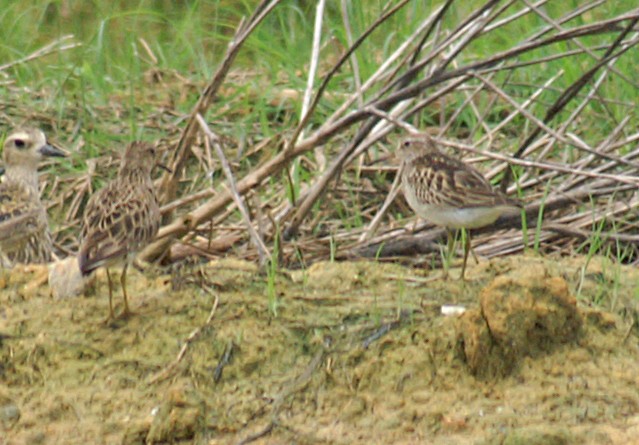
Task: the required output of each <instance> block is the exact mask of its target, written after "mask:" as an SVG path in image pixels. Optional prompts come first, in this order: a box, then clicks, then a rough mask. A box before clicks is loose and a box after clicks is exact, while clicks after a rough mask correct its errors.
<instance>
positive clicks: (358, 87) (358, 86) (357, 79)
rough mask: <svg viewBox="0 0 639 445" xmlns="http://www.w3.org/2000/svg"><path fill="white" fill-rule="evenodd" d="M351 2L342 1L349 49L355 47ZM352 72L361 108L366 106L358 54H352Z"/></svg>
mask: <svg viewBox="0 0 639 445" xmlns="http://www.w3.org/2000/svg"><path fill="white" fill-rule="evenodd" d="M349 3H350V0H341V2H340V6H341V9H342V22H343V23H344V31H345V33H346V42H347V43H348V46H349V47H352V46H353V30H352V29H351V21H350V19H349V16H348V4H349ZM351 70H352V71H353V79H354V80H355V93H356V94H357V103H358V105H359V106H360V107H363V106H364V96H363V93H362V77H361V76H360V72H359V62H358V61H357V54H355V53H352V54H351Z"/></svg>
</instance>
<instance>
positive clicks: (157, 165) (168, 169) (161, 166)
mask: <svg viewBox="0 0 639 445" xmlns="http://www.w3.org/2000/svg"><path fill="white" fill-rule="evenodd" d="M155 166H156V167H159V168H161V169H162V170H164V171H165V172H169V173H173V170H171V169H170V168H169V167H167V166H166V165H164V164H155Z"/></svg>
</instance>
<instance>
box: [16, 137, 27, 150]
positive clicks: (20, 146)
mask: <svg viewBox="0 0 639 445" xmlns="http://www.w3.org/2000/svg"><path fill="white" fill-rule="evenodd" d="M13 144H14V145H15V146H16V147H18V148H24V147H25V145H26V144H25V143H24V141H23V140H22V139H16V140H15V141H13Z"/></svg>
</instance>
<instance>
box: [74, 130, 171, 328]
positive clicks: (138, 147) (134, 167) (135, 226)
mask: <svg viewBox="0 0 639 445" xmlns="http://www.w3.org/2000/svg"><path fill="white" fill-rule="evenodd" d="M155 165H156V159H155V148H154V147H153V146H152V145H151V144H149V143H147V142H133V143H131V144H130V145H129V146H128V147H127V149H126V152H125V153H124V158H123V159H122V163H121V165H120V171H119V172H118V176H117V178H115V179H114V180H113V181H111V182H110V183H109V184H107V185H106V186H105V187H104V188H103V189H101V190H100V191H98V192H97V193H96V194H95V195H93V196H92V197H91V199H89V202H88V203H87V207H86V209H85V211H84V219H83V221H82V235H81V244H80V250H79V252H78V263H79V266H80V271H81V272H82V274H83V275H88V274H90V273H91V272H93V271H94V270H96V269H97V268H99V267H101V266H104V267H106V268H107V279H108V281H109V320H111V319H113V318H114V313H113V285H112V282H111V275H110V273H109V267H111V266H113V265H115V264H123V269H122V275H120V283H121V285H122V294H123V296H124V312H123V314H122V315H123V316H125V317H126V316H128V315H129V314H130V313H131V311H130V310H129V302H128V297H127V292H126V271H127V267H128V266H129V264H130V263H132V262H133V259H134V258H135V255H136V253H137V252H138V251H139V250H141V249H143V248H144V247H145V246H146V245H147V244H149V243H150V242H151V240H153V238H154V237H155V235H156V234H157V232H158V229H159V227H160V218H161V217H160V207H159V205H158V200H157V196H156V193H155V188H154V186H153V181H152V179H151V170H152V169H153V167H154V166H155Z"/></svg>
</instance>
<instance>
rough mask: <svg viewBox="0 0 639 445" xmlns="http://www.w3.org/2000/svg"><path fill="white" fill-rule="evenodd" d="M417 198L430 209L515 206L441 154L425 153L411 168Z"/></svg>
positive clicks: (467, 167)
mask: <svg viewBox="0 0 639 445" xmlns="http://www.w3.org/2000/svg"><path fill="white" fill-rule="evenodd" d="M411 171H412V174H413V176H414V178H413V181H415V183H416V184H417V186H418V187H417V188H416V192H418V193H417V196H418V198H419V199H420V200H421V201H423V202H426V203H429V204H432V205H444V206H450V207H456V208H473V207H492V206H497V205H507V206H518V205H519V204H518V203H517V201H515V200H512V199H510V198H508V197H507V196H506V195H504V194H503V193H501V192H499V191H498V190H495V189H493V187H492V186H491V185H490V183H489V182H488V181H487V180H486V178H484V176H483V175H482V174H481V173H479V172H478V171H477V170H475V169H474V168H473V167H471V166H470V165H467V164H465V163H463V162H462V161H460V160H458V159H455V158H452V157H449V156H447V155H445V154H443V153H427V154H425V155H423V156H421V157H419V158H417V159H415V160H414V161H413V163H412V166H411Z"/></svg>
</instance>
